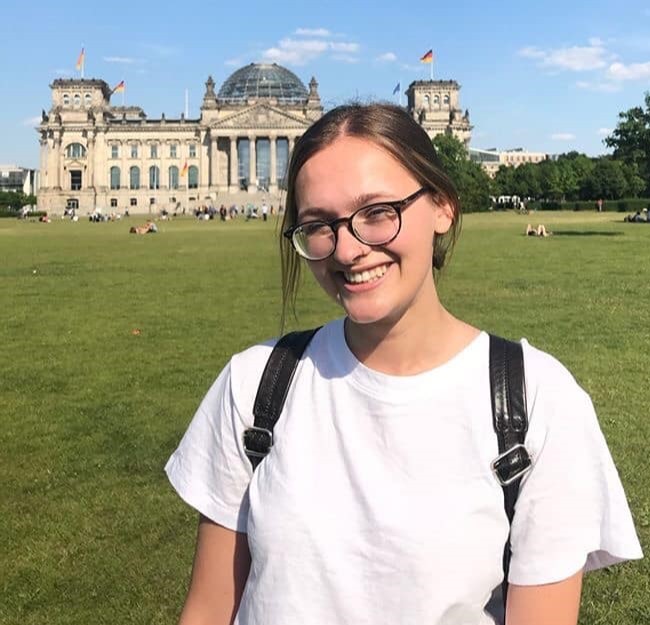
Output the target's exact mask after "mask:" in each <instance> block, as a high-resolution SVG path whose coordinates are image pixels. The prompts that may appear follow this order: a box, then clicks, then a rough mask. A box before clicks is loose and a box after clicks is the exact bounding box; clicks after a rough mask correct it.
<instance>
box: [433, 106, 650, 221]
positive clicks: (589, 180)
mask: <svg viewBox="0 0 650 625" xmlns="http://www.w3.org/2000/svg"><path fill="white" fill-rule="evenodd" d="M618 117H619V122H618V124H617V126H616V128H615V129H614V130H613V131H612V133H611V134H610V135H609V136H608V137H606V138H605V140H604V143H605V145H606V146H607V147H609V148H613V152H612V154H611V155H605V156H599V157H595V158H594V157H589V156H586V155H585V154H580V153H578V152H568V153H566V154H561V155H559V156H558V157H557V158H555V159H549V160H546V161H542V162H540V163H525V164H522V165H520V166H519V167H507V166H505V165H503V166H501V167H500V168H499V170H498V172H497V174H496V176H495V177H494V178H493V179H492V178H490V177H489V176H488V175H487V174H486V173H485V171H484V170H483V169H482V168H481V166H480V165H479V164H478V163H474V162H472V161H470V160H469V158H468V153H467V150H466V148H465V146H464V145H463V144H462V143H461V142H460V141H458V140H457V139H456V138H454V137H452V136H448V135H439V136H437V137H435V138H434V139H433V143H434V146H435V148H436V150H437V152H438V156H439V157H440V160H441V161H442V165H443V167H444V169H445V170H446V171H447V173H448V174H449V175H450V177H451V179H452V180H453V181H454V183H455V184H456V187H457V189H458V192H459V195H460V197H461V202H462V205H463V211H464V212H473V211H481V210H488V209H489V208H490V206H491V203H492V200H491V198H492V197H499V196H513V195H517V196H519V197H522V198H534V199H536V200H542V201H545V202H554V203H563V202H567V201H577V200H587V201H590V200H593V201H596V200H599V199H602V200H620V199H621V198H637V197H640V196H645V197H650V93H646V94H645V99H644V106H638V107H634V108H631V109H629V110H627V111H623V112H621V113H619V116H618Z"/></svg>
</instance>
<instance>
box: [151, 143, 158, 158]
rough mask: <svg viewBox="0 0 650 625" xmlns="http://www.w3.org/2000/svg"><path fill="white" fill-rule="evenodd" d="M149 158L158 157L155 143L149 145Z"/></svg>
mask: <svg viewBox="0 0 650 625" xmlns="http://www.w3.org/2000/svg"><path fill="white" fill-rule="evenodd" d="M149 158H158V146H157V145H156V144H153V145H151V146H149Z"/></svg>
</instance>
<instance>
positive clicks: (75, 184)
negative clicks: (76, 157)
mask: <svg viewBox="0 0 650 625" xmlns="http://www.w3.org/2000/svg"><path fill="white" fill-rule="evenodd" d="M70 188H71V189H72V190H73V191H79V189H81V170H80V169H72V170H71V171H70Z"/></svg>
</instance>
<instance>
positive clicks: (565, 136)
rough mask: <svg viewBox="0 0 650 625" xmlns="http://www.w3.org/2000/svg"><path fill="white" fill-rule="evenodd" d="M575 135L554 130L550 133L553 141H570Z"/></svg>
mask: <svg viewBox="0 0 650 625" xmlns="http://www.w3.org/2000/svg"><path fill="white" fill-rule="evenodd" d="M575 138H576V136H575V135H574V134H572V133H570V132H554V133H553V134H552V135H551V139H553V141H572V140H573V139H575Z"/></svg>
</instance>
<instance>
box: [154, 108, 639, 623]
mask: <svg viewBox="0 0 650 625" xmlns="http://www.w3.org/2000/svg"><path fill="white" fill-rule="evenodd" d="M459 224H460V208H459V201H458V197H457V194H456V192H455V190H454V187H453V185H452V184H451V182H450V181H449V179H448V177H447V176H446V175H445V173H444V172H443V171H442V169H441V166H440V163H439V160H438V158H437V156H436V154H435V152H434V149H433V146H432V144H431V141H430V139H429V138H428V136H427V135H426V133H425V132H424V131H423V130H422V129H421V128H420V126H419V125H418V124H417V123H416V122H415V121H414V120H413V119H411V118H410V117H409V116H408V115H407V113H406V112H404V111H403V110H402V109H400V108H398V107H394V106H389V105H369V106H360V105H352V106H343V107H339V108H336V109H334V110H332V111H330V112H329V113H327V114H326V115H325V116H324V117H323V118H321V119H320V120H319V121H318V122H316V123H315V124H314V125H313V126H312V127H311V128H310V129H309V130H307V132H306V133H305V134H304V135H303V136H302V138H301V139H300V140H299V141H298V142H297V143H296V146H295V150H294V152H293V154H292V157H291V162H290V166H289V173H288V190H287V202H286V213H285V217H284V231H285V233H286V235H287V236H286V237H283V242H284V249H283V273H284V301H285V306H287V305H291V302H292V300H293V298H294V297H295V292H296V285H297V282H298V278H299V270H300V265H301V263H302V262H306V264H307V265H308V267H309V269H310V270H311V271H312V272H313V274H314V276H315V278H316V280H317V281H318V283H319V284H320V286H321V287H322V289H323V290H324V291H325V293H327V294H328V295H329V296H330V297H332V298H333V299H335V300H336V301H337V302H338V303H339V304H340V305H341V306H342V308H343V311H344V317H343V318H341V319H337V320H335V321H332V322H331V323H329V324H327V325H326V326H324V327H323V328H322V329H321V330H319V331H318V332H317V333H316V335H315V336H314V338H313V339H312V341H311V343H310V344H309V346H308V347H307V350H306V352H305V355H304V357H303V359H302V361H301V362H300V364H299V366H298V369H297V371H296V374H295V376H294V378H293V382H292V385H291V388H290V391H289V394H288V396H287V401H286V404H285V407H284V410H283V413H282V416H281V418H280V420H279V422H278V424H277V425H276V427H275V433H274V439H275V444H274V446H273V447H272V449H271V451H270V453H269V455H268V456H267V457H266V458H265V459H264V460H263V461H262V463H261V464H260V465H259V467H258V468H257V469H256V470H255V472H254V473H253V471H252V468H251V465H250V463H249V460H248V458H247V457H246V455H245V452H244V448H243V444H242V433H243V431H244V430H245V429H246V428H248V427H250V426H251V425H252V424H253V401H254V398H255V394H256V392H257V387H258V384H259V380H260V376H261V374H262V371H263V369H264V366H265V364H266V361H267V359H268V357H269V354H270V352H271V349H272V346H273V342H269V343H265V344H262V345H257V346H255V347H252V348H250V349H248V350H246V351H244V352H242V353H240V354H237V355H235V356H233V358H232V359H231V361H230V363H229V364H228V365H227V366H226V368H225V369H224V370H223V371H222V373H221V375H220V376H219V378H218V379H217V381H216V382H215V383H214V385H213V386H212V388H211V389H210V391H209V392H208V394H207V396H206V397H205V399H204V400H203V402H202V404H201V406H200V407H199V409H198V411H197V413H196V415H195V417H194V419H193V421H192V423H191V425H190V426H189V429H188V431H187V433H186V434H185V436H184V438H183V440H182V442H181V444H180V446H179V447H178V449H177V450H176V452H175V453H174V454H173V455H172V457H171V459H170V460H169V463H168V464H167V467H166V470H167V474H168V476H169V479H170V480H171V482H172V484H173V485H174V487H175V488H176V490H177V491H178V492H179V494H180V495H181V497H183V499H185V500H186V501H187V502H188V503H189V504H190V505H191V506H193V507H195V508H196V509H197V510H198V511H199V513H200V523H199V530H198V541H197V548H196V556H195V562H194V569H193V573H192V581H191V585H190V590H189V593H188V597H187V600H186V603H185V607H184V609H183V613H182V616H181V623H182V624H183V625H199V624H201V625H203V624H207V623H211V624H215V625H227V624H229V623H233V622H234V623H237V624H238V625H306V624H312V623H313V624H318V625H320V624H334V623H337V624H344V623H345V624H351V625H352V624H353V625H361V624H367V625H382V624H384V623H385V624H390V625H395V624H400V625H410V624H413V625H424V624H426V625H434V624H436V625H483V624H488V623H493V622H494V621H493V619H492V617H491V616H490V615H489V614H488V613H487V611H486V604H487V603H488V600H489V599H490V596H491V593H492V591H493V589H494V588H496V587H498V586H499V584H500V582H501V578H502V576H503V573H502V560H501V559H502V554H503V547H504V543H505V541H506V539H507V536H508V531H509V525H508V520H507V518H506V515H505V512H504V506H503V491H502V489H501V486H500V484H499V483H498V482H497V480H496V479H495V477H494V475H493V473H492V471H491V468H490V465H491V462H492V460H493V459H494V458H495V457H496V456H497V454H498V447H497V440H496V436H495V433H494V431H493V429H492V413H491V403H490V383H489V365H488V362H489V361H488V345H489V337H488V335H487V334H486V333H485V332H482V331H481V330H479V329H478V328H475V327H473V326H472V325H470V324H468V323H465V322H464V321H462V320H460V319H457V318H456V317H454V316H453V315H452V314H450V313H449V312H448V311H447V310H446V309H445V308H444V307H443V306H442V304H441V303H440V300H439V299H438V294H437V291H436V285H435V284H436V283H435V279H434V278H435V274H436V272H438V271H439V270H440V269H442V267H443V265H444V263H445V258H446V256H447V254H448V252H449V250H450V248H451V246H452V245H453V242H454V240H455V238H456V234H457V231H458V228H459ZM285 312H286V308H285ZM522 346H523V351H524V360H525V369H526V384H527V404H528V414H529V422H530V425H529V431H528V435H527V438H526V447H527V448H528V450H529V452H530V454H531V456H532V458H533V468H532V469H531V470H530V471H529V473H528V474H527V475H526V476H525V477H524V479H523V481H522V484H521V487H520V492H519V498H518V501H517V505H516V511H515V518H514V521H513V523H512V529H511V544H512V562H511V567H510V574H509V582H510V590H509V593H508V604H507V622H508V625H575V623H576V622H577V615H578V609H579V604H580V590H581V582H582V575H583V571H585V570H589V569H594V568H598V567H602V566H607V565H610V564H613V563H616V562H619V561H621V560H625V559H630V558H639V557H641V549H640V546H639V542H638V540H637V537H636V534H635V531H634V527H633V524H632V519H631V516H630V512H629V509H628V506H627V502H626V499H625V495H624V492H623V489H622V487H621V483H620V481H619V478H618V475H617V472H616V469H615V467H614V465H613V463H612V459H611V456H610V454H609V451H608V449H607V446H606V443H605V441H604V439H603V437H602V434H601V432H600V429H599V426H598V422H597V420H596V416H595V413H594V410H593V407H592V404H591V401H590V399H589V397H588V396H587V394H586V393H585V392H584V391H583V390H582V389H581V388H580V387H579V386H578V385H577V383H576V382H575V380H574V379H573V378H572V376H571V374H570V373H569V372H568V371H567V370H566V369H565V368H564V367H563V366H562V365H561V364H560V363H559V362H557V361H556V360H555V359H554V358H552V357H551V356H549V355H548V354H545V353H543V352H541V351H539V350H537V349H535V348H534V347H532V346H531V345H529V344H528V343H527V342H526V341H525V340H523V341H522Z"/></svg>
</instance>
